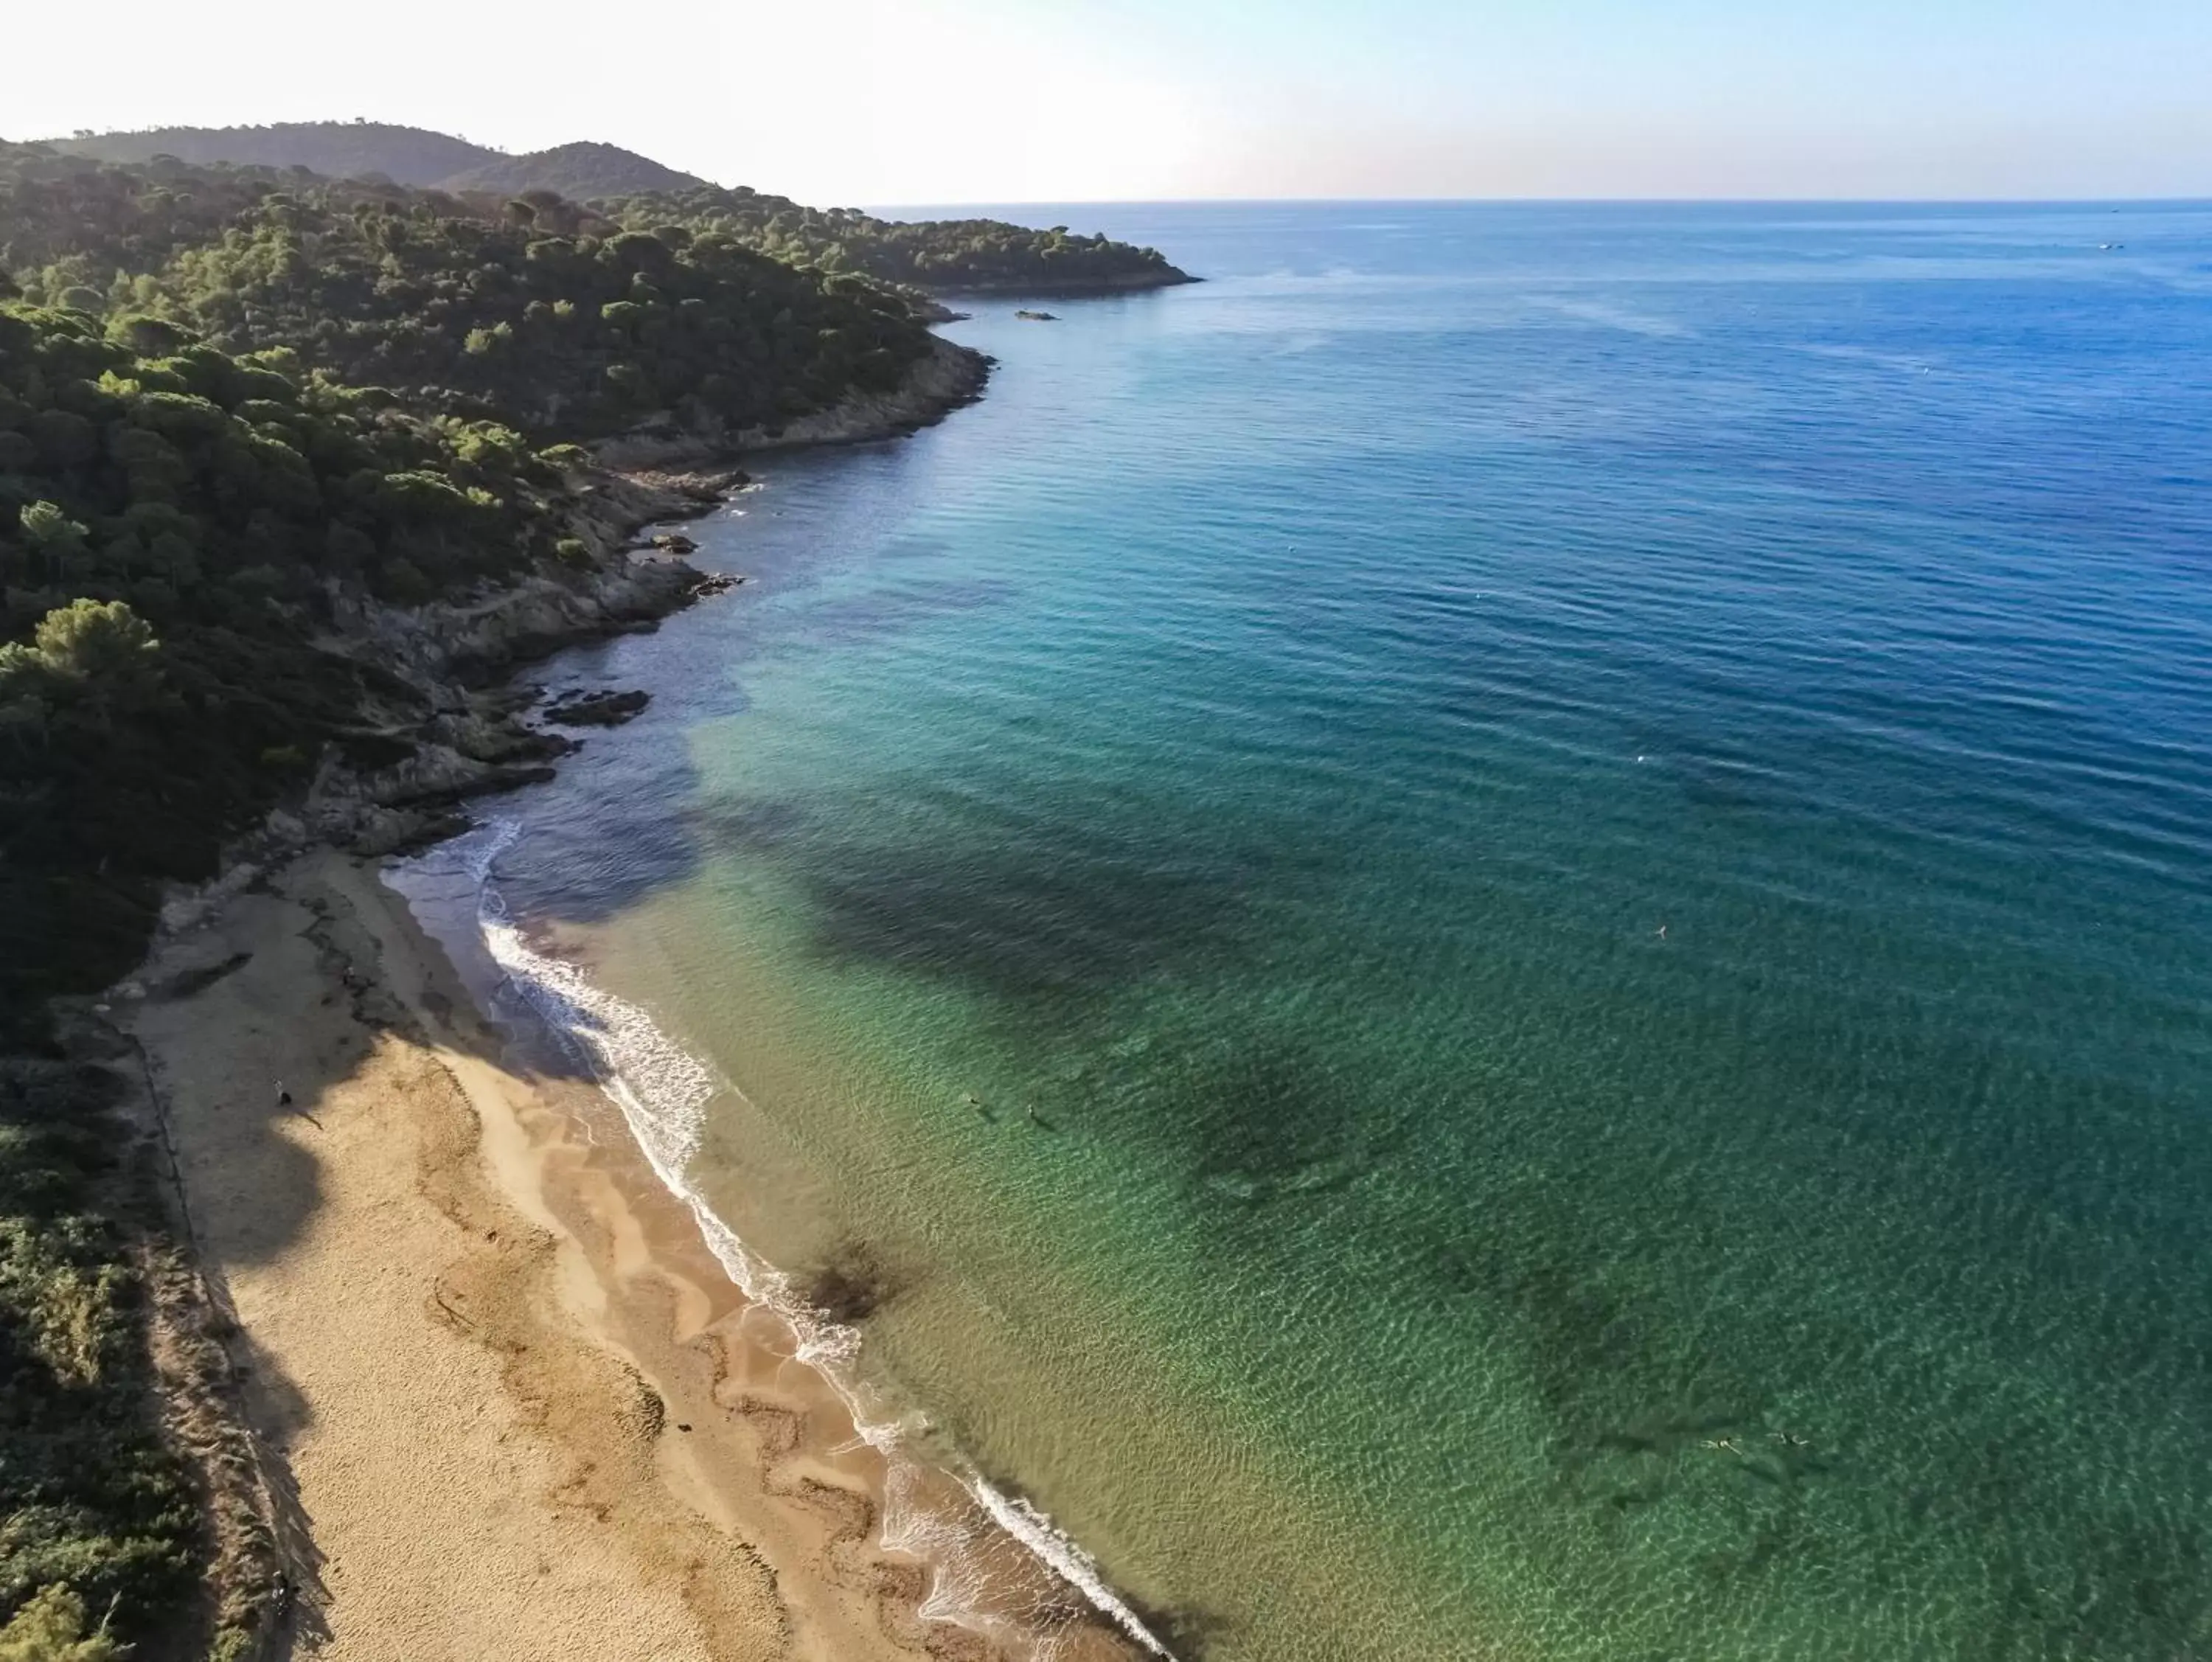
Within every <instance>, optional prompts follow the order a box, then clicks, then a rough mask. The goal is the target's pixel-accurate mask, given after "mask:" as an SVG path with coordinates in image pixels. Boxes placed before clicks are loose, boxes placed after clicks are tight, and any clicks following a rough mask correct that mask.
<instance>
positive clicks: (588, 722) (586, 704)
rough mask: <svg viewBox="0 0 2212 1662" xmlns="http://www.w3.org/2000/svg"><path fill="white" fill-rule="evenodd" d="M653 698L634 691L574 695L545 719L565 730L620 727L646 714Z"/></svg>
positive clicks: (555, 706) (565, 699) (557, 706)
mask: <svg viewBox="0 0 2212 1662" xmlns="http://www.w3.org/2000/svg"><path fill="white" fill-rule="evenodd" d="M652 702H653V695H652V694H651V693H649V692H647V691H642V690H640V691H632V692H572V693H570V694H569V695H568V697H565V698H562V700H560V701H559V702H558V703H556V704H554V705H553V706H552V707H551V708H550V709H548V710H547V711H546V712H545V719H546V720H547V721H551V722H553V723H554V724H555V725H556V726H558V727H564V728H618V727H620V726H622V724H623V722H625V721H635V720H636V718H637V717H638V716H639V715H641V714H643V713H644V710H645V707H646V706H647V704H649V703H652Z"/></svg>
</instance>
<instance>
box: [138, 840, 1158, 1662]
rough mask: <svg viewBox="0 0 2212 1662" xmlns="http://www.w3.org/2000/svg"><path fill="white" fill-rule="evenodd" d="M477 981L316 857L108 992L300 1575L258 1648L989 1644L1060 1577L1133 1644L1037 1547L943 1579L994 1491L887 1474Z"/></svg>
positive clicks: (1083, 1629)
mask: <svg viewBox="0 0 2212 1662" xmlns="http://www.w3.org/2000/svg"><path fill="white" fill-rule="evenodd" d="M210 977H212V978H211V979H210ZM475 996H476V994H475V992H474V990H472V989H471V986H470V985H469V984H468V980H467V977H465V975H464V974H463V973H462V972H461V971H458V970H457V969H456V967H455V965H454V964H453V961H452V960H451V959H449V958H448V956H447V953H446V952H445V950H444V949H443V948H442V947H441V946H440V945H439V944H438V942H437V941H436V940H435V938H434V937H433V935H432V934H430V933H429V932H428V931H426V929H425V928H423V926H422V923H421V922H419V921H418V919H417V918H416V916H415V914H414V912H413V911H412V910H410V906H409V904H408V902H407V901H406V900H405V899H404V898H403V897H402V896H401V895H400V894H399V893H398V892H396V891H394V890H393V889H392V888H390V887H389V886H386V884H384V883H383V882H382V881H381V880H380V879H379V877H378V875H377V874H376V872H375V870H374V868H373V867H372V866H371V865H370V864H369V863H368V862H366V861H362V860H360V859H357V858H355V857H352V856H348V855H342V854H339V853H337V852H336V851H333V850H326V849H325V850H317V851H313V852H310V853H308V854H307V855H301V856H300V857H298V858H297V859H296V860H295V861H293V862H292V863H290V864H289V865H288V866H286V867H285V868H283V869H282V870H281V871H278V872H276V873H274V874H271V875H270V877H269V879H268V880H266V881H265V883H264V884H262V885H259V886H257V887H256V889H255V891H254V892H248V893H244V894H241V895H240V896H238V897H236V898H234V899H233V900H232V901H231V902H230V903H229V904H227V905H225V906H223V907H222V908H221V909H219V910H216V912H214V913H213V914H212V915H211V916H209V917H208V918H206V919H205V920H204V922H202V923H201V924H200V925H199V926H198V927H197V928H192V929H191V930H190V931H188V932H186V933H184V934H178V935H174V936H172V937H170V938H168V939H167V940H165V941H164V942H162V943H161V946H160V947H158V948H157V949H156V951H155V954H154V955H153V957H152V958H151V959H149V965H148V978H147V980H146V983H145V994H144V996H143V998H141V999H138V1000H135V1001H132V1002H131V1006H130V1007H129V1008H128V1010H127V1011H126V1012H125V1013H123V1014H119V1015H118V1021H119V1022H120V1023H121V1025H122V1026H124V1027H125V1031H126V1032H129V1033H130V1034H131V1036H132V1037H133V1038H136V1039H137V1041H138V1043H139V1044H140V1045H141V1046H142V1047H143V1053H144V1055H145V1056H146V1059H147V1065H148V1069H149V1077H150V1078H151V1080H152V1081H154V1083H155V1089H156V1090H157V1091H158V1093H159V1100H160V1103H161V1109H162V1116H163V1120H164V1123H165V1126H166V1129H167V1133H168V1136H169V1140H170V1146H171V1148H173V1151H174V1157H175V1160H176V1168H177V1169H176V1174H175V1175H176V1178H177V1182H178V1186H179V1193H180V1194H181V1196H183V1202H184V1205H185V1209H186V1213H187V1216H188V1219H189V1221H190V1223H191V1227H192V1232H193V1234H194V1237H195V1239H197V1244H198V1248H199V1252H200V1255H201V1259H202V1268H203V1273H204V1275H206V1277H207V1278H208V1280H209V1282H210V1284H211V1285H212V1286H213V1287H214V1288H216V1291H217V1296H218V1300H219V1304H220V1306H221V1307H222V1308H224V1309H225V1310H227V1311H229V1312H234V1313H235V1321H236V1326H235V1327H234V1329H233V1330H231V1331H230V1332H229V1334H228V1336H227V1337H226V1338H225V1340H224V1342H225V1345H226V1348H227V1349H228V1353H229V1355H230V1357H231V1362H232V1368H233V1373H234V1378H235V1379H237V1380H238V1382H239V1389H240V1392H241V1394H242V1397H243V1401H244V1404H245V1408H246V1419H247V1422H248V1426H249V1428H250V1430H251V1433H252V1440H253V1443H254V1445H255V1446H256V1450H257V1457H258V1463H259V1464H260V1467H261V1474H260V1475H261V1478H262V1482H263V1485H264V1488H265V1489H266V1490H267V1492H268V1493H269V1495H270V1496H272V1497H274V1499H275V1501H276V1511H277V1513H278V1514H279V1515H278V1517H277V1518H276V1519H273V1520H272V1523H273V1525H274V1532H275V1535H276V1539H277V1541H278V1542H279V1543H280V1551H281V1555H282V1556H283V1559H284V1561H285V1564H286V1580H285V1586H286V1587H287V1588H288V1590H289V1592H288V1596H287V1598H286V1599H285V1600H284V1603H285V1604H286V1606H287V1608H286V1611H285V1621H284V1624H283V1631H282V1632H281V1633H280V1634H279V1635H275V1638H276V1644H275V1645H274V1647H272V1648H271V1649H270V1650H269V1651H268V1652H266V1653H268V1654H276V1655H283V1654H289V1653H290V1648H291V1647H293V1646H296V1645H302V1644H313V1645H316V1646H319V1647H322V1648H321V1650H320V1651H319V1653H326V1654H328V1655H330V1656H331V1657H332V1658H334V1659H340V1662H343V1659H345V1658H349V1657H356V1656H358V1657H370V1656H384V1655H390V1654H393V1653H394V1652H393V1650H392V1645H393V1643H394V1642H395V1641H397V1642H400V1643H402V1644H403V1645H404V1653H405V1654H406V1655H407V1656H409V1657H410V1662H411V1659H415V1658H434V1657H440V1656H447V1655H450V1656H453V1657H454V1658H455V1659H456V1662H458V1659H459V1658H461V1657H464V1656H466V1657H471V1658H472V1657H474V1656H476V1655H479V1654H483V1653H486V1650H487V1649H488V1648H497V1647H504V1648H507V1649H510V1650H513V1649H514V1648H515V1647H516V1646H517V1643H518V1640H520V1641H523V1642H521V1643H520V1651H521V1653H526V1654H529V1655H532V1656H533V1657H538V1656H543V1657H547V1658H554V1659H565V1658H568V1657H570V1656H574V1657H575V1658H577V1659H579V1662H581V1659H583V1658H586V1657H609V1658H620V1657H627V1656H635V1657H637V1658H638V1659H640V1662H644V1659H646V1658H648V1657H650V1658H653V1659H656V1662H658V1659H667V1658H679V1657H698V1658H702V1659H706V1658H719V1657H724V1656H735V1655H743V1656H745V1657H748V1658H751V1657H756V1656H757V1657H763V1658H767V1657H779V1658H790V1659H793V1662H832V1659H836V1662H848V1659H849V1662H872V1659H884V1662H892V1659H899V1658H907V1657H921V1656H927V1657H940V1658H947V1659H957V1662H989V1659H994V1658H1000V1657H1007V1658H1012V1657H1018V1656H1021V1655H1023V1654H1025V1653H1029V1652H1030V1650H1031V1649H1032V1648H1033V1647H1032V1644H1031V1643H1030V1635H1028V1634H1027V1633H1025V1632H1024V1630H1023V1625H1024V1624H1021V1623H1019V1622H1017V1621H1016V1620H1015V1619H1014V1616H1013V1615H1012V1611H1013V1610H1014V1609H1015V1608H1016V1607H1023V1608H1026V1609H1028V1610H1036V1609H1037V1608H1038V1607H1039V1602H1040V1601H1042V1602H1043V1603H1044V1604H1046V1605H1048V1606H1049V1607H1050V1608H1049V1609H1048V1616H1049V1618H1050V1619H1049V1622H1048V1625H1049V1627H1050V1629H1051V1630H1052V1633H1053V1635H1054V1652H1053V1653H1054V1656H1055V1657H1058V1658H1062V1659H1066V1662H1109V1659H1126V1658H1129V1657H1132V1656H1136V1655H1139V1654H1142V1653H1140V1652H1139V1651H1138V1650H1136V1649H1135V1647H1133V1645H1132V1644H1131V1643H1130V1642H1129V1641H1127V1640H1126V1639H1124V1638H1123V1637H1122V1636H1121V1635H1119V1634H1118V1633H1116V1632H1115V1631H1113V1630H1112V1629H1110V1628H1109V1625H1108V1624H1107V1622H1105V1620H1104V1618H1103V1617H1102V1616H1098V1615H1097V1613H1096V1612H1094V1611H1092V1610H1090V1609H1089V1608H1088V1607H1087V1606H1085V1607H1083V1608H1081V1609H1078V1608H1076V1606H1077V1604H1079V1602H1080V1601H1079V1597H1078V1595H1077V1592H1076V1590H1075V1589H1074V1588H1073V1586H1052V1585H1048V1581H1047V1577H1046V1572H1045V1570H1044V1566H1043V1565H1042V1563H1041V1562H1035V1561H1029V1562H1030V1564H1031V1566H1032V1568H1031V1573H1030V1576H1029V1577H1028V1580H1027V1584H1026V1585H1015V1584H1014V1583H1013V1582H1011V1581H1010V1583H1009V1584H1008V1585H1007V1586H1006V1587H1005V1588H1003V1589H1002V1590H1001V1591H1002V1592H1003V1593H1004V1594H1005V1604H1006V1609H1005V1610H1004V1611H994V1610H989V1609H982V1610H975V1611H965V1612H963V1611H959V1610H950V1609H947V1608H945V1599H944V1598H943V1597H942V1593H943V1589H941V1588H939V1586H936V1584H935V1583H936V1577H935V1576H934V1575H933V1571H932V1569H931V1562H932V1554H931V1552H930V1550H929V1549H930V1547H931V1545H932V1544H933V1537H935V1536H939V1534H940V1532H941V1531H944V1530H945V1529H948V1528H949V1529H952V1530H955V1531H960V1530H964V1531H968V1535H969V1538H970V1539H980V1538H981V1537H980V1535H979V1533H978V1530H979V1526H978V1525H977V1523H976V1520H975V1519H974V1518H973V1517H972V1516H970V1517H968V1518H965V1519H963V1517H962V1516H961V1515H960V1514H961V1513H962V1512H963V1509H966V1510H968V1511H969V1512H971V1513H972V1511H973V1506H972V1502H971V1501H969V1496H968V1495H967V1494H966V1492H965V1491H964V1490H963V1489H960V1488H958V1487H957V1482H956V1481H955V1480H954V1479H952V1478H951V1476H950V1475H949V1474H946V1475H943V1476H941V1477H940V1478H939V1488H938V1489H937V1491H936V1492H935V1493H930V1492H928V1488H929V1478H930V1476H931V1474H928V1473H927V1472H923V1471H921V1470H919V1469H918V1468H915V1466H913V1464H912V1463H911V1462H908V1464H907V1465H906V1466H905V1468H903V1469H902V1470H901V1471H900V1472H899V1473H898V1475H897V1476H896V1478H894V1477H893V1476H892V1474H891V1470H890V1464H889V1463H888V1462H887V1460H886V1458H885V1456H884V1453H883V1452H882V1451H881V1450H880V1449H879V1448H878V1446H876V1444H875V1443H874V1442H872V1441H871V1440H870V1438H869V1437H868V1435H867V1434H866V1431H865V1429H864V1428H863V1427H861V1426H860V1425H859V1424H856V1423H855V1422H854V1417H853V1415H851V1413H850V1411H849V1410H848V1408H847V1406H846V1404H845V1403H844V1400H843V1399H842V1397H841V1396H840V1394H839V1393H838V1392H837V1391H836V1389H834V1387H833V1386H832V1385H831V1382H830V1381H829V1378H828V1376H827V1375H825V1374H823V1373H821V1372H820V1371H819V1370H818V1368H817V1367H815V1366H813V1365H811V1361H810V1360H809V1359H808V1358H807V1357H805V1355H803V1350H804V1342H803V1340H802V1339H801V1336H799V1335H798V1334H797V1333H795V1332H794V1331H793V1330H792V1329H791V1328H790V1327H789V1325H788V1324H787V1323H786V1322H785V1321H783V1320H782V1319H781V1318H780V1317H778V1316H776V1315H775V1313H774V1312H771V1311H770V1310H769V1307H768V1306H765V1305H764V1304H763V1303H761V1302H759V1301H757V1300H754V1299H751V1298H749V1297H748V1296H747V1295H746V1294H744V1290H743V1289H742V1288H738V1286H736V1285H735V1284H734V1283H733V1282H732V1280H731V1278H730V1277H729V1276H728V1275H726V1273H724V1268H723V1266H722V1264H721V1263H719V1262H718V1261H717V1258H716V1256H715V1255H714V1253H713V1252H712V1251H710V1250H709V1245H708V1241H707V1240H706V1239H705V1238H704V1237H703V1236H702V1233H701V1232H700V1229H699V1227H698V1225H697V1222H696V1221H695V1220H694V1218H693V1217H692V1215H690V1212H689V1211H688V1210H687V1209H686V1208H684V1204H683V1202H681V1201H680V1200H679V1198H678V1196H676V1195H674V1194H672V1193H671V1192H670V1191H669V1190H667V1189H666V1188H665V1187H664V1186H663V1184H661V1183H660V1181H659V1178H657V1176H656V1175H655V1174H654V1173H653V1171H652V1169H651V1167H650V1165H649V1163H648V1161H647V1158H646V1156H645V1154H644V1153H643V1152H642V1151H641V1150H640V1149H639V1148H637V1147H636V1146H635V1143H634V1142H633V1141H631V1140H630V1138H629V1136H628V1135H626V1134H624V1133H623V1125H622V1122H621V1120H620V1119H619V1117H617V1116H616V1115H615V1114H614V1113H613V1112H612V1111H611V1101H610V1099H608V1098H607V1097H606V1096H605V1094H604V1093H603V1092H602V1090H601V1088H600V1087H599V1083H598V1082H597V1081H593V1080H590V1079H587V1078H582V1077H578V1076H575V1075H573V1074H565V1073H563V1072H562V1071H560V1070H559V1069H557V1068H550V1067H544V1066H538V1067H532V1066H530V1065H527V1064H523V1063H520V1062H518V1061H517V1059H516V1058H517V1053H516V1052H515V1050H513V1046H512V1045H511V1044H510V1042H509V1039H508V1038H507V1035H505V1034H502V1033H501V1032H498V1031H497V1030H496V1029H495V1027H494V1026H492V1024H491V1023H490V1022H489V1021H488V1020H486V1019H485V1018H484V1017H483V1015H481V1014H479V1013H478V1011H477V1006H476V1003H475ZM279 1092H283V1093H289V1096H290V1098H291V1100H290V1101H289V1103H284V1102H282V1101H280V1100H279V1098H278V1095H277V1093H279ZM610 1122H611V1123H610ZM610 1132H612V1133H614V1134H615V1135H609V1134H610ZM333 1314H339V1315H342V1316H343V1319H342V1320H337V1321H333V1320H331V1319H330V1318H331V1316H332V1315H333ZM917 1485H918V1486H917ZM895 1512H896V1517H895V1516H894V1513H895ZM887 1522H890V1523H894V1524H895V1525H896V1526H897V1527H896V1535H897V1536H898V1537H901V1538H897V1539H894V1540H892V1541H890V1542H885V1541H884V1540H883V1539H881V1538H880V1537H882V1536H883V1535H884V1533H886V1532H887V1531H885V1530H884V1525H885V1524H886V1523H887ZM981 1544H982V1545H983V1546H984V1547H985V1548H986V1549H988V1547H989V1545H990V1543H988V1542H987V1541H983V1542H982V1543H981ZM1006 1549H1007V1550H1005V1551H1002V1552H1000V1554H999V1555H998V1559H997V1562H995V1564H994V1568H995V1569H996V1570H998V1571H999V1572H1000V1573H1002V1574H1006V1575H1008V1576H1009V1577H1012V1578H1017V1579H1018V1578H1020V1577H1021V1574H1022V1571H1023V1568H1024V1566H1023V1564H1022V1563H1020V1562H1016V1556H1015V1555H1016V1554H1020V1555H1024V1557H1026V1554H1027V1551H1028V1549H1026V1548H1023V1547H1018V1546H1017V1545H1016V1543H1015V1542H1014V1540H1013V1537H1012V1536H1008V1537H1006ZM1055 1601H1056V1602H1055ZM947 1617H958V1618H960V1620H958V1621H955V1620H948V1619H947ZM963 1622H965V1623H966V1625H963V1624H962V1623H963ZM979 1629H981V1630H979Z"/></svg>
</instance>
